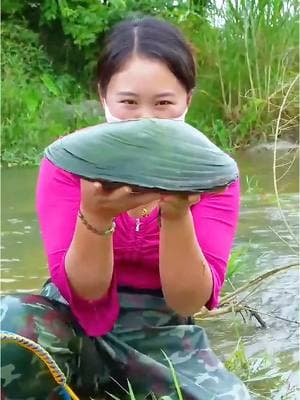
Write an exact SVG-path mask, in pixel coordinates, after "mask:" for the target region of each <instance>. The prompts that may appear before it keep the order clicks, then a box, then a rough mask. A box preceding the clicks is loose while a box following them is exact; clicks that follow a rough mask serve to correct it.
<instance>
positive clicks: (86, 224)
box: [78, 210, 116, 236]
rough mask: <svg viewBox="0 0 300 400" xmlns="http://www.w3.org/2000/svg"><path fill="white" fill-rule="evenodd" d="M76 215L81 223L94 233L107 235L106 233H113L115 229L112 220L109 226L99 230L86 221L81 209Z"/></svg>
mask: <svg viewBox="0 0 300 400" xmlns="http://www.w3.org/2000/svg"><path fill="white" fill-rule="evenodd" d="M78 217H79V218H80V220H81V221H82V223H83V225H85V226H86V227H87V229H88V230H89V231H91V232H93V233H95V234H96V235H100V236H108V235H111V234H112V233H114V231H115V229H116V223H115V221H113V222H112V225H111V227H110V228H108V229H105V230H104V231H99V230H98V229H97V228H95V227H94V226H93V225H91V224H90V223H88V221H87V220H86V219H85V216H84V215H83V214H82V212H81V210H79V211H78Z"/></svg>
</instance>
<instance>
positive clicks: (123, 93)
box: [117, 91, 138, 97]
mask: <svg viewBox="0 0 300 400" xmlns="http://www.w3.org/2000/svg"><path fill="white" fill-rule="evenodd" d="M117 95H118V96H133V97H138V95H137V94H136V93H134V92H127V91H125V92H118V93H117Z"/></svg>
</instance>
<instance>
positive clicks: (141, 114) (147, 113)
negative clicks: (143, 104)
mask: <svg viewBox="0 0 300 400" xmlns="http://www.w3.org/2000/svg"><path fill="white" fill-rule="evenodd" d="M136 118H137V119H143V118H155V113H154V110H152V109H151V108H142V109H140V110H139V111H138V113H137V115H136Z"/></svg>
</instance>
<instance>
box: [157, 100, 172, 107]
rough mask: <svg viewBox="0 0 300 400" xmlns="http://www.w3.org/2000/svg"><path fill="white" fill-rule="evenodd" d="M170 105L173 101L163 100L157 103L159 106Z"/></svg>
mask: <svg viewBox="0 0 300 400" xmlns="http://www.w3.org/2000/svg"><path fill="white" fill-rule="evenodd" d="M169 104H172V103H171V101H169V100H161V101H159V102H158V103H157V105H159V106H167V105H169Z"/></svg>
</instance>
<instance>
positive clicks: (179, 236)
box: [159, 210, 213, 316]
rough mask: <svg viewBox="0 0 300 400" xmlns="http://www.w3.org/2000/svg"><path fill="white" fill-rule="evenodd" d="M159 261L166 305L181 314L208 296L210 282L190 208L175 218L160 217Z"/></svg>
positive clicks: (199, 303)
mask: <svg viewBox="0 0 300 400" xmlns="http://www.w3.org/2000/svg"><path fill="white" fill-rule="evenodd" d="M159 260H160V262H159V268H160V278H161V283H162V289H163V293H164V296H165V299H166V302H167V303H168V305H169V306H170V307H171V308H173V309H174V310H175V311H176V312H178V313H179V314H181V315H185V316H188V315H192V314H194V313H195V312H197V311H199V310H200V309H201V307H202V306H203V305H205V304H206V303H207V301H208V300H209V298H210V296H211V293H212V288H213V282H212V276H211V272H210V268H209V266H208V264H207V262H206V260H205V257H204V256H203V254H202V251H201V249H200V247H199V244H198V242H197V238H196V235H195V231H194V225H193V217H192V215H191V212H190V210H187V212H186V213H184V214H182V215H181V216H180V217H178V218H176V219H165V218H162V226H161V232H160V257H159Z"/></svg>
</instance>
